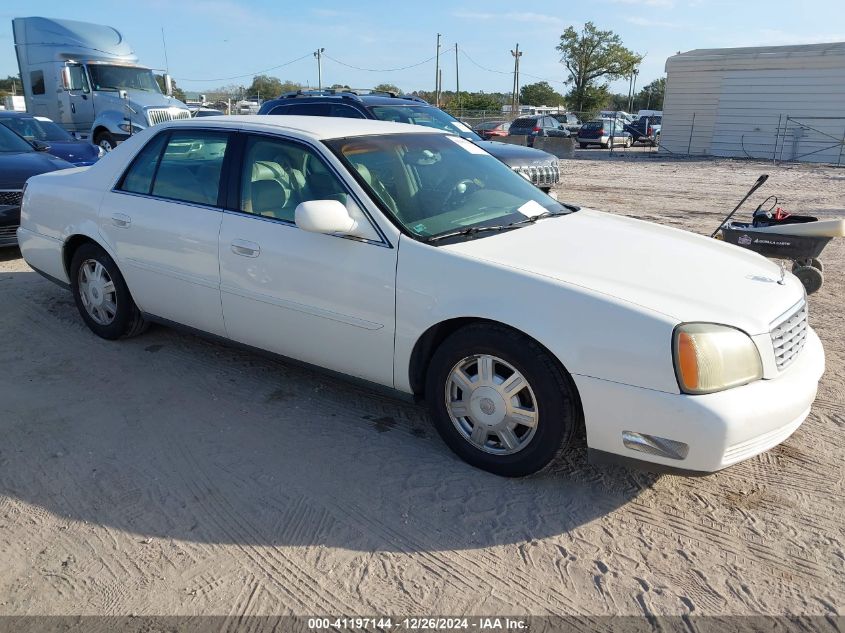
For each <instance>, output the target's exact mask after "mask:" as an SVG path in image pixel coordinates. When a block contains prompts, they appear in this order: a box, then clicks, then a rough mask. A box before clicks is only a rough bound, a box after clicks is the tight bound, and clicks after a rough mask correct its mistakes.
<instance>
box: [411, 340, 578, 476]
mask: <svg viewBox="0 0 845 633" xmlns="http://www.w3.org/2000/svg"><path fill="white" fill-rule="evenodd" d="M426 399H427V401H428V404H429V407H430V410H431V414H432V416H433V418H434V423H435V426H436V428H437V431H438V432H439V433H440V436H441V437H442V438H443V440H444V441H445V442H446V444H447V445H448V446H449V447H450V448H451V449H452V450H453V451H454V452H455V453H457V454H458V455H459V456H460V457H461V458H462V459H463V460H465V461H466V462H468V463H470V464H472V465H473V466H476V467H478V468H481V469H483V470H487V471H489V472H491V473H495V474H497V475H502V476H505V477H521V476H524V475H530V474H532V473H535V472H537V471H539V470H541V469H543V468H544V467H545V466H547V465H548V464H549V463H550V462H552V460H554V459H555V457H557V456H558V454H560V453H562V452H563V451H564V450H565V449H566V448H567V447H568V446H569V445H570V443H571V441H572V437H573V435H574V432H575V429H576V427H577V426H578V425H579V423H580V420H581V413H580V411H581V410H580V405H579V404H578V398H577V394H576V390H575V386H574V383H573V382H572V378H571V377H570V376H569V374H568V373H566V371H565V370H563V369H562V368H561V367H560V366H559V365H558V364H557V363H556V362H555V361H554V359H553V358H551V357H550V355H549V353H548V352H547V351H546V350H545V349H543V348H542V347H541V346H540V345H539V344H538V343H537V342H535V341H534V340H532V339H530V338H528V337H526V336H524V335H522V334H520V333H518V332H515V331H513V330H510V329H508V328H506V327H503V326H498V325H487V324H478V325H470V326H467V327H465V328H462V329H460V330H458V331H457V332H455V333H454V334H452V335H451V336H450V337H449V338H447V339H446V340H445V341H444V342H443V344H442V345H441V346H440V347H439V348H438V349H437V351H436V352H435V354H434V357H433V358H432V360H431V364H430V367H429V371H428V375H427V380H426Z"/></svg>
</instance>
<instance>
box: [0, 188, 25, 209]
mask: <svg viewBox="0 0 845 633" xmlns="http://www.w3.org/2000/svg"><path fill="white" fill-rule="evenodd" d="M22 198H23V191H21V190H20V189H0V207H19V206H21V199H22Z"/></svg>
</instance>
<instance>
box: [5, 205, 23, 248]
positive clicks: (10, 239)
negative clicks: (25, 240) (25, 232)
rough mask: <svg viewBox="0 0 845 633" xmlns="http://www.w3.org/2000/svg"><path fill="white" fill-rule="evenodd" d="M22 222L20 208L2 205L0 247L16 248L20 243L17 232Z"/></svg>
mask: <svg viewBox="0 0 845 633" xmlns="http://www.w3.org/2000/svg"><path fill="white" fill-rule="evenodd" d="M20 222H21V208H20V206H18V205H3V204H0V247H4V246H14V245H15V244H17V243H18V239H17V236H16V235H15V231H17V228H18V224H20Z"/></svg>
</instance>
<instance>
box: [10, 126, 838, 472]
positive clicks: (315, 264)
mask: <svg viewBox="0 0 845 633" xmlns="http://www.w3.org/2000/svg"><path fill="white" fill-rule="evenodd" d="M18 239H19V241H20V246H21V251H22V252H23V255H24V257H25V258H26V261H27V262H28V263H29V265H30V266H32V268H34V269H35V270H37V271H39V272H40V273H42V274H43V275H44V276H46V277H48V278H49V279H51V280H53V281H55V282H57V283H59V284H61V285H62V286H65V287H68V288H69V289H70V290H71V291H72V292H73V296H74V298H75V301H76V305H77V306H78V308H79V312H80V314H81V316H82V318H83V319H84V320H85V322H86V323H87V325H88V326H89V327H90V328H91V330H92V331H93V332H94V333H95V334H97V335H99V336H101V337H104V338H107V339H119V338H123V337H128V336H134V335H137V334H140V333H141V332H143V331H144V329H145V326H146V324H147V323H149V322H159V323H164V324H169V325H178V326H182V327H186V328H189V329H191V330H193V331H196V332H202V333H205V334H208V335H211V336H214V337H219V338H224V339H228V340H231V341H235V342H237V343H239V344H242V345H245V346H249V347H252V348H259V349H261V350H266V351H269V352H272V353H274V354H278V355H280V356H284V357H287V358H290V359H295V360H297V361H300V362H303V363H307V364H309V365H314V366H319V367H321V368H325V369H328V370H331V371H333V372H337V373H340V374H345V375H348V376H351V377H354V378H357V379H361V380H364V381H367V382H369V383H376V384H378V385H381V386H386V387H389V388H391V389H393V390H396V391H398V392H402V393H404V394H410V395H412V396H415V397H417V398H421V399H425V401H426V402H427V403H428V405H429V406H430V409H431V415H432V417H433V420H434V423H435V425H436V426H437V429H438V431H439V432H440V434H441V436H442V437H443V439H444V440H445V442H446V443H447V444H448V445H449V446H450V447H451V448H452V449H453V450H454V451H455V452H456V453H457V454H458V455H460V456H461V457H462V458H463V459H465V460H466V461H467V462H469V463H471V464H473V465H475V466H478V467H480V468H483V469H485V470H489V471H491V472H494V473H498V474H500V475H507V476H519V475H526V474H529V473H533V472H535V471H537V470H539V469H541V468H543V467H544V466H546V465H547V464H549V463H550V462H551V461H552V460H553V459H554V458H555V456H556V455H558V454H559V453H561V452H562V451H564V450H566V449H567V447H568V446H569V445H570V444H571V443H572V441H573V436H574V435H575V434H576V432H578V430H579V427H584V430H585V431H586V438H587V444H588V447H589V452H590V457H591V458H594V459H604V460H606V459H614V460H617V461H622V462H623V463H630V464H640V465H642V464H643V463H647V466H648V467H650V468H652V469H656V470H666V469H669V470H676V471H677V470H680V471H686V472H699V473H700V472H712V471H716V470H719V469H721V468H724V467H726V466H729V465H730V464H733V463H735V462H738V461H740V460H743V459H745V458H748V457H750V456H752V455H755V454H757V453H760V452H762V451H765V450H767V449H769V448H771V447H772V446H775V445H776V444H778V443H780V442H782V441H783V440H784V439H786V438H787V437H788V436H789V435H790V434H791V433H792V432H793V431H795V429H797V428H798V426H799V425H800V424H801V423H802V422H803V420H804V419H805V418H806V417H807V414H808V413H809V411H810V405H811V403H812V402H813V399H814V398H815V395H816V388H817V385H818V381H819V378H820V377H821V375H822V373H823V371H824V352H823V349H822V346H821V343H820V341H819V339H818V337H817V336H816V334H815V333H814V332H813V330H812V329H810V327H809V326H808V323H807V302H806V298H805V295H804V290H803V287H802V285H801V283H800V282H799V281H798V279H797V278H795V277H794V276H793V275H792V274H790V273H786V272H782V270H781V269H780V268H779V267H778V266H776V265H775V264H773V263H771V262H769V261H768V260H766V259H764V258H763V257H760V256H759V255H756V254H754V253H751V252H749V251H746V250H743V249H740V248H738V247H735V246H731V245H727V244H724V243H721V242H718V241H716V240H712V239H707V238H704V237H700V236H697V235H693V234H691V233H687V232H684V231H679V230H675V229H671V228H666V227H663V226H658V225H654V224H650V223H647V222H641V221H637V220H633V219H628V218H622V217H618V216H612V215H606V214H604V213H600V212H597V211H592V210H588V209H584V208H579V207H577V206H573V205H569V204H563V203H559V202H557V201H556V200H554V199H552V198H550V197H548V196H546V195H545V194H543V193H542V192H541V191H540V190H539V189H536V188H535V187H533V186H532V185H531V184H530V183H529V182H527V181H526V180H525V179H524V178H522V177H521V176H519V175H517V174H515V173H513V172H512V171H510V170H509V169H508V168H507V167H506V166H505V165H503V164H502V163H501V162H499V161H498V160H496V159H495V158H493V157H492V156H490V155H489V154H487V153H486V152H485V151H484V150H482V149H479V148H478V147H477V146H476V145H474V144H472V143H471V142H468V141H465V140H463V139H461V138H460V137H458V136H453V135H450V134H447V133H443V132H440V131H437V130H433V129H426V128H422V127H420V126H410V125H402V124H394V123H384V122H378V121H364V120H352V119H336V118H323V117H293V116H290V117H258V116H252V117H226V118H206V119H202V120H191V121H179V122H172V123H166V124H162V125H157V126H155V127H153V128H150V129H148V130H145V131H144V132H142V133H140V134H137V135H135V136H133V137H131V138H130V139H129V140H128V141H126V142H124V143H123V144H121V145H120V146H119V147H118V148H117V149H116V150H115V151H114V152H112V153H111V154H110V156H109V157H108V159H107V160H102V161H100V162H98V163H97V164H95V165H94V166H92V167H90V168H82V169H71V170H66V171H60V172H55V173H51V174H44V175H41V176H36V177H34V178H31V179H30V180H29V183H28V186H27V187H26V191H25V194H24V198H23V208H22V211H21V227H20V229H19V232H18Z"/></svg>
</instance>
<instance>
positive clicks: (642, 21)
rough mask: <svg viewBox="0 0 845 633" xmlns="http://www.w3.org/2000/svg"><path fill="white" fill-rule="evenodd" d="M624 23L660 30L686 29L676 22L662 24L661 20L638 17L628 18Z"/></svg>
mask: <svg viewBox="0 0 845 633" xmlns="http://www.w3.org/2000/svg"><path fill="white" fill-rule="evenodd" d="M625 21H626V22H628V23H629V24H634V25H636V26H648V27H658V28H662V29H683V28H686V27H685V26H684V25H683V24H679V23H678V22H663V21H661V20H650V19H649V18H643V17H640V16H628V17H626V18H625Z"/></svg>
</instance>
